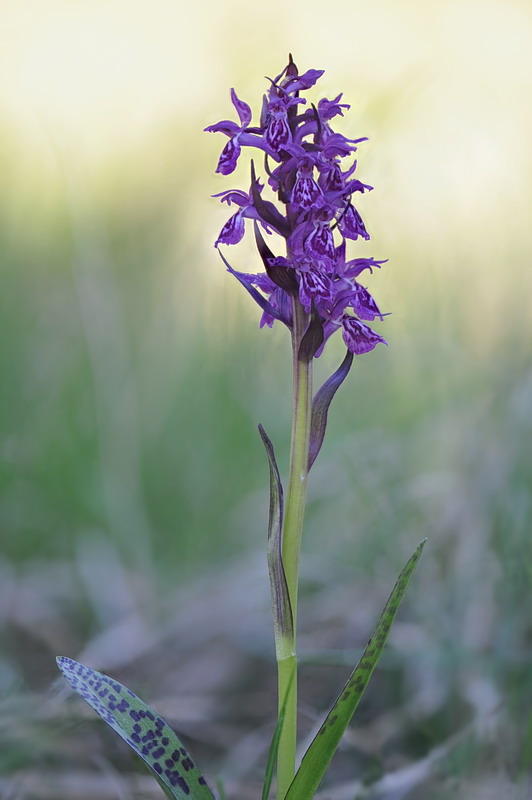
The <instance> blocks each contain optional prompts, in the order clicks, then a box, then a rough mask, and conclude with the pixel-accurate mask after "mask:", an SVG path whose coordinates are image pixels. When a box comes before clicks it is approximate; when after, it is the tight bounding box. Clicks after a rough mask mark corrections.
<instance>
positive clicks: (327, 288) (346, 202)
mask: <svg viewBox="0 0 532 800" xmlns="http://www.w3.org/2000/svg"><path fill="white" fill-rule="evenodd" d="M322 74H323V72H322V70H313V69H311V70H307V72H305V73H303V74H302V75H300V74H299V71H298V69H297V67H296V65H295V64H294V62H293V60H292V57H291V56H290V58H289V62H288V64H287V66H286V67H285V68H284V70H283V71H282V72H281V73H280V74H279V75H278V76H277V77H276V78H275V79H273V80H272V79H269V80H270V86H269V88H268V91H267V94H266V95H265V97H264V101H263V105H262V110H261V114H260V120H259V124H258V125H257V126H252V125H251V119H252V114H251V109H250V107H249V106H248V105H247V103H245V102H243V101H242V100H240V99H239V98H238V96H237V94H236V92H235V91H234V89H232V90H231V100H232V103H233V106H234V108H235V110H236V112H237V114H238V118H239V123H236V122H231V121H229V120H223V121H222V122H218V123H217V124H216V125H211V126H209V127H208V128H206V129H205V130H207V131H212V132H219V133H223V134H224V135H225V136H227V137H228V138H229V141H228V142H227V143H226V145H225V147H224V148H223V150H222V153H221V155H220V158H219V161H218V166H217V168H216V171H217V172H219V173H221V174H222V175H228V174H230V173H232V172H233V171H234V170H235V168H236V166H237V162H238V158H239V155H240V153H241V151H242V148H243V147H255V148H257V149H258V150H259V151H261V159H260V160H261V161H262V158H263V157H264V154H265V162H264V163H265V170H266V173H267V178H268V184H269V187H268V192H271V191H273V192H274V193H275V194H276V195H277V201H278V203H277V204H275V203H273V202H271V200H268V199H266V198H265V197H263V190H264V185H263V183H261V182H260V181H259V180H258V179H257V177H256V174H255V168H254V166H253V162H252V178H251V186H250V189H249V192H247V193H246V192H245V191H242V190H239V189H233V190H229V191H224V192H219V193H218V194H216V195H214V197H219V198H220V199H221V202H225V203H227V205H228V206H231V205H234V206H237V210H236V212H235V213H233V215H232V216H231V217H230V218H229V219H228V220H227V222H226V223H225V225H224V226H223V228H222V230H221V231H220V234H219V236H218V238H217V240H216V246H217V247H218V246H219V245H222V244H224V245H231V244H237V243H238V242H240V241H241V239H242V238H243V236H244V233H245V219H252V220H253V221H254V226H255V238H256V242H257V247H258V250H259V254H260V257H261V259H262V262H263V264H264V267H265V272H263V273H259V274H256V275H254V274H249V273H243V272H237V271H236V270H234V269H233V268H232V267H231V266H230V265H229V264H228V262H227V261H226V260H225V257H224V256H223V255H222V258H223V259H224V261H225V263H226V265H227V268H228V270H229V271H230V272H231V273H232V274H233V275H234V276H235V277H236V278H237V279H238V280H239V281H240V283H241V284H242V285H243V286H244V288H245V289H246V290H247V291H248V292H249V294H250V295H251V296H252V297H253V299H254V300H255V301H256V302H257V303H258V305H259V306H260V307H261V308H262V312H263V313H262V317H261V323H260V324H261V326H262V325H267V326H270V327H271V326H272V325H273V324H274V322H275V321H281V322H283V323H284V324H285V325H287V326H288V327H289V328H291V327H292V320H293V313H294V303H295V304H300V306H299V308H300V310H301V308H302V312H304V313H306V314H308V315H309V331H310V330H311V326H313V327H312V331H315V330H316V326H317V330H318V331H320V328H321V332H320V333H319V335H315V333H313V334H312V337H311V338H312V341H315V342H316V344H315V345H313V346H312V350H311V352H310V355H311V356H312V354H314V355H315V356H319V355H320V353H321V352H322V350H323V345H324V343H325V342H326V341H327V339H328V338H329V337H330V336H331V335H332V334H333V333H335V331H337V330H341V331H342V337H343V340H344V342H345V344H346V346H347V348H348V350H349V352H350V353H353V354H355V355H360V354H362V353H367V352H369V351H370V350H373V348H374V347H375V346H376V345H377V344H379V343H383V344H386V342H385V340H384V339H383V337H382V336H380V335H379V334H378V333H376V332H375V331H374V330H373V329H372V328H370V327H369V326H368V325H367V324H366V323H367V322H372V321H375V320H382V319H383V317H384V315H383V314H382V313H381V311H380V310H379V307H378V305H377V303H376V302H375V300H374V299H373V297H372V295H371V294H370V293H369V291H368V289H367V288H366V287H365V286H362V285H361V284H360V283H359V282H358V281H357V278H358V277H359V275H360V274H361V273H362V272H364V271H366V270H367V271H368V273H369V274H371V273H373V270H374V268H380V267H381V265H382V264H383V263H385V262H384V261H383V260H380V261H378V260H376V259H374V258H368V257H360V256H359V257H353V258H351V259H349V260H348V259H347V257H346V241H347V240H351V241H357V240H358V239H365V240H368V239H369V238H370V237H369V234H368V232H367V230H366V227H365V225H364V222H363V220H362V217H361V215H360V212H359V210H358V207H355V205H354V204H353V201H352V196H353V195H354V194H355V193H357V192H358V193H360V194H364V193H365V192H366V191H370V190H371V189H372V187H371V186H369V185H368V184H366V183H363V182H362V181H360V180H359V179H358V178H355V177H354V173H355V170H356V169H357V161H356V160H355V159H354V158H353V154H354V153H355V152H356V150H357V147H358V145H359V144H360V143H361V142H363V141H365V138H364V137H363V138H359V139H348V138H347V137H345V136H344V135H343V134H342V133H339V132H338V131H335V130H333V129H332V127H331V121H332V120H334V119H335V118H336V117H342V116H343V115H344V110H345V111H347V110H348V109H349V105H348V104H347V103H342V102H341V100H342V95H341V94H338V95H337V96H336V97H335V98H334V99H332V100H328V99H326V98H322V99H320V100H319V102H318V103H317V104H307V101H306V100H305V99H304V98H303V97H301V96H300V95H301V93H302V92H306V91H308V90H309V89H311V88H312V87H313V86H314V85H315V84H316V83H317V81H318V80H319V78H320V77H321V76H322ZM358 205H359V204H358V202H357V206H358ZM260 228H262V229H264V230H265V231H266V232H267V233H271V232H274V233H275V234H277V236H278V237H281V239H284V240H285V242H286V255H276V254H275V253H274V252H272V250H271V249H270V247H269V246H268V245H267V244H266V242H265V240H264V239H263V238H262V235H261V234H260ZM220 252H221V251H220ZM302 312H301V313H302ZM307 338H308V337H307Z"/></svg>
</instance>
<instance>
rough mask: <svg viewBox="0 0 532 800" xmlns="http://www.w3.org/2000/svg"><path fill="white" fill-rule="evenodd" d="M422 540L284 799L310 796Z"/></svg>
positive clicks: (378, 651)
mask: <svg viewBox="0 0 532 800" xmlns="http://www.w3.org/2000/svg"><path fill="white" fill-rule="evenodd" d="M425 541H426V540H425ZM425 541H423V542H421V544H420V545H419V546H418V548H417V550H416V552H415V553H414V555H413V556H412V557H411V558H410V559H409V560H408V562H407V563H406V565H405V567H404V569H403V571H402V572H401V574H400V575H399V578H398V579H397V583H396V584H395V586H394V588H393V591H392V593H391V595H390V597H389V599H388V602H387V603H386V605H385V607H384V611H383V612H382V614H381V618H380V619H379V621H378V623H377V627H376V628H375V631H374V633H373V636H372V637H371V639H370V640H369V642H368V644H367V646H366V649H365V650H364V653H363V654H362V658H361V659H360V661H359V662H358V664H357V666H356V667H355V669H354V670H353V672H352V673H351V675H350V677H349V679H348V681H347V683H346V684H345V686H344V688H343V690H342V691H341V693H340V695H339V696H338V698H337V700H336V702H335V703H334V705H333V707H332V708H331V710H330V711H329V713H328V715H327V717H326V718H325V721H324V723H323V725H322V726H321V728H320V729H319V731H318V733H317V734H316V736H315V737H314V739H313V740H312V742H311V744H310V745H309V748H308V750H307V752H306V753H305V755H304V756H303V759H302V761H301V765H300V767H299V769H298V771H297V772H296V775H295V777H294V780H293V781H292V783H291V784H290V787H289V789H288V792H287V793H286V796H285V800H311V798H313V797H314V795H315V793H316V791H317V789H318V786H319V785H320V783H321V780H322V778H323V776H324V775H325V772H326V770H327V768H328V766H329V763H330V761H331V759H332V757H333V755H334V753H335V752H336V748H337V747H338V744H339V742H340V739H341V738H342V735H343V733H344V731H345V729H346V728H347V726H348V724H349V722H350V721H351V717H352V716H353V714H354V712H355V710H356V707H357V706H358V703H359V701H360V698H361V697H362V695H363V693H364V690H365V688H366V686H367V684H368V681H369V679H370V677H371V674H372V672H373V670H374V668H375V665H376V663H377V661H378V660H379V658H380V656H381V653H382V651H383V649H384V645H385V644H386V639H387V638H388V634H389V632H390V628H391V627H392V624H393V621H394V619H395V616H396V614H397V611H398V609H399V606H400V604H401V601H402V599H403V596H404V594H405V592H406V589H407V587H408V584H409V582H410V578H411V577H412V573H413V571H414V569H415V567H416V565H417V562H418V561H419V559H420V557H421V553H422V552H423V547H424V546H425Z"/></svg>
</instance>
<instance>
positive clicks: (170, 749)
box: [57, 656, 214, 800]
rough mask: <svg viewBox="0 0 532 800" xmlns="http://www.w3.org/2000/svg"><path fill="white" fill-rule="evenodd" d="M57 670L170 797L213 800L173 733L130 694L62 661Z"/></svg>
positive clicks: (103, 677) (90, 671) (86, 669)
mask: <svg viewBox="0 0 532 800" xmlns="http://www.w3.org/2000/svg"><path fill="white" fill-rule="evenodd" d="M57 665H58V667H59V669H60V670H61V672H62V673H63V675H64V676H65V678H66V679H67V681H68V682H69V684H70V685H71V687H72V688H73V689H74V691H76V692H77V693H78V694H79V695H80V696H81V697H82V698H83V699H84V700H86V702H87V703H88V704H89V705H90V706H91V707H92V708H93V709H94V710H95V711H96V713H97V714H99V715H100V716H101V717H102V719H103V720H105V722H107V724H108V725H110V726H111V728H113V730H115V731H116V732H117V733H118V735H119V736H121V737H122V739H124V740H125V741H126V742H127V743H128V745H129V746H130V747H131V748H132V749H133V750H134V751H135V753H137V755H139V756H140V757H141V758H142V760H143V761H145V762H146V764H147V765H148V766H149V767H150V769H151V770H152V771H153V773H154V776H155V777H156V779H157V781H158V782H159V784H160V785H161V787H162V788H163V790H164V792H165V794H166V795H167V797H170V798H175V800H186V799H187V798H188V800H214V795H213V793H212V792H211V790H210V789H209V787H208V786H207V784H206V782H205V779H204V778H203V776H202V774H201V773H200V771H199V770H198V768H197V767H196V765H195V764H194V762H193V761H192V759H191V758H190V756H189V754H188V752H187V751H186V749H185V748H184V747H183V744H182V742H181V741H180V740H179V739H178V737H177V736H176V734H175V733H174V732H173V730H172V729H171V728H170V727H169V725H167V724H166V722H165V721H164V719H163V718H162V717H160V716H159V715H158V714H157V713H156V712H155V711H153V709H151V708H150V707H149V706H147V705H146V703H143V701H142V700H141V699H140V698H139V697H137V696H136V695H135V694H133V692H132V691H131V690H130V689H128V688H126V687H125V686H123V685H122V684H121V683H118V681H115V680H113V679H112V678H109V677H108V676H107V675H103V674H102V673H101V672H96V670H94V669H91V668H90V667H85V666H83V664H79V663H78V662H77V661H72V659H70V658H65V657H64V656H59V658H58V659H57Z"/></svg>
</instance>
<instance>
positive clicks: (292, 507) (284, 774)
mask: <svg viewBox="0 0 532 800" xmlns="http://www.w3.org/2000/svg"><path fill="white" fill-rule="evenodd" d="M292 311H293V321H294V324H293V330H292V353H293V392H294V394H293V411H292V439H291V447H290V471H289V476H288V490H287V494H286V506H285V517H284V526H283V544H282V555H283V565H284V571H285V575H286V582H287V585H288V593H289V596H290V603H291V606H292V616H293V622H294V628H293V630H294V634H293V639H292V641H291V642H285V645H286V647H285V648H284V651H285V653H286V657H285V658H280V659H279V660H278V663H277V668H278V689H279V694H278V698H279V710H281V708H282V707H283V706H284V724H283V728H282V733H281V738H280V743H279V755H278V760H277V800H283V798H284V796H285V795H286V792H287V791H288V787H289V786H290V784H291V782H292V779H293V777H294V774H295V763H296V738H297V656H296V630H297V599H298V581H299V554H300V549H301V533H302V530H303V518H304V515H305V501H306V495H307V472H308V452H309V441H310V414H311V408H312V359H311V358H310V359H307V360H305V361H301V360H300V359H299V346H300V344H301V339H302V338H303V335H304V333H305V331H306V329H307V326H308V322H309V316H308V314H306V313H305V310H304V309H303V306H302V305H301V303H300V301H299V298H297V297H295V298H293V300H292Z"/></svg>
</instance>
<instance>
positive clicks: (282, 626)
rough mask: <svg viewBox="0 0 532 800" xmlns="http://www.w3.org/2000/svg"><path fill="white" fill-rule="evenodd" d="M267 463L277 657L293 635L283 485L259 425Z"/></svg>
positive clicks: (267, 438) (270, 563) (269, 549)
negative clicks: (283, 535)
mask: <svg viewBox="0 0 532 800" xmlns="http://www.w3.org/2000/svg"><path fill="white" fill-rule="evenodd" d="M259 433H260V435H261V439H262V442H263V444H264V448H265V450H266V455H267V456H268V465H269V468H270V514H269V522H268V572H269V575H270V588H271V594H272V613H273V627H274V631H275V646H276V648H277V656H278V658H282V657H283V656H285V657H286V654H285V653H281V652H279V647H281V646H282V645H283V643H285V642H287V641H292V639H293V628H294V623H293V618H292V606H291V604H290V595H289V593H288V585H287V582H286V575H285V571H284V566H283V556H282V552H281V551H282V542H281V531H282V527H283V485H282V483H281V476H280V474H279V468H278V466H277V461H276V460H275V453H274V450H273V444H272V442H271V440H270V438H269V437H268V435H267V433H266V431H265V430H264V428H263V427H262V425H259Z"/></svg>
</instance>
